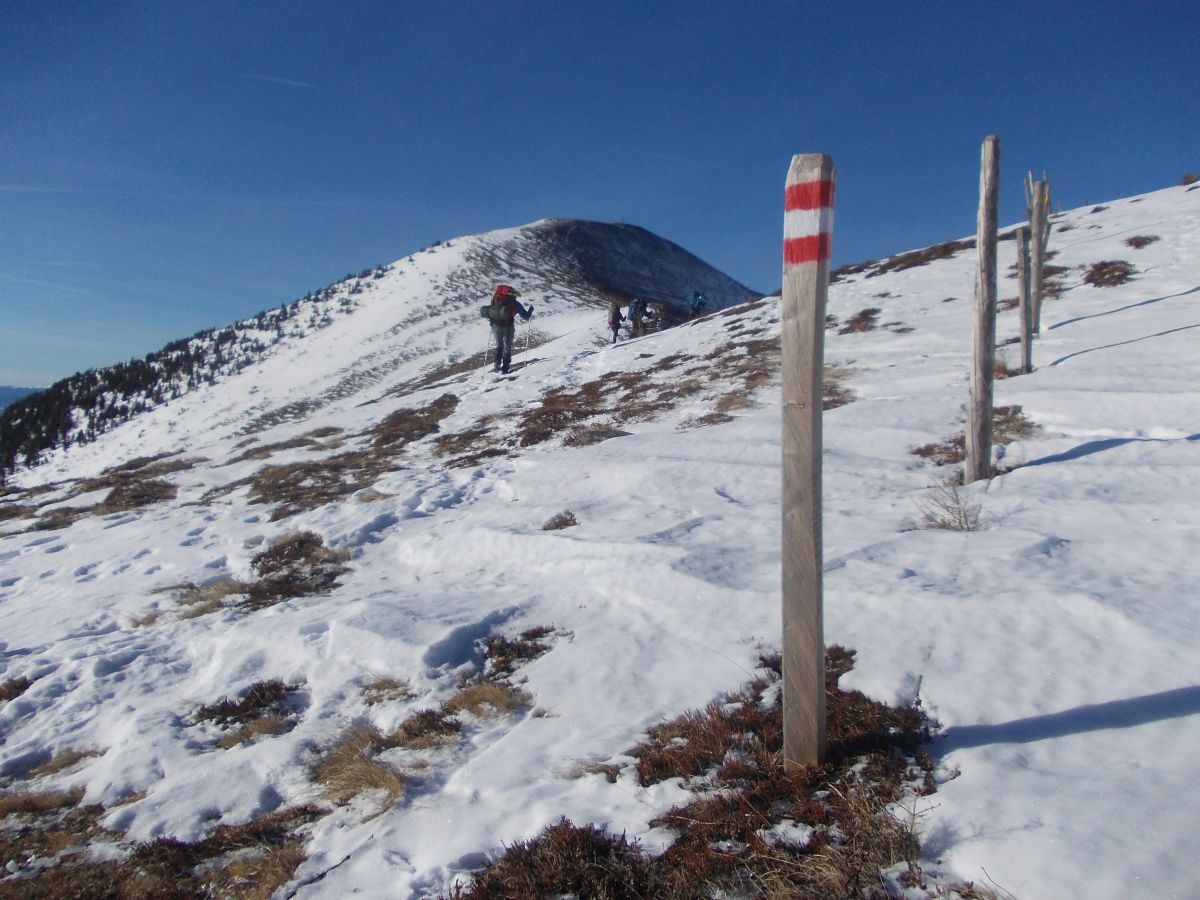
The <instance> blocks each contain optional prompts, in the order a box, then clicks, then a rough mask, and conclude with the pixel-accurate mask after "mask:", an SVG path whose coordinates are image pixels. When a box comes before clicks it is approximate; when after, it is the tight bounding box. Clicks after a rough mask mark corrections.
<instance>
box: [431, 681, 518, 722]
mask: <svg viewBox="0 0 1200 900" xmlns="http://www.w3.org/2000/svg"><path fill="white" fill-rule="evenodd" d="M532 702H533V698H532V697H531V696H530V695H529V694H528V693H526V692H525V691H523V690H521V689H520V688H516V687H513V686H512V685H511V684H507V683H505V682H502V681H491V680H487V679H484V680H480V681H473V682H470V683H468V684H465V685H463V686H462V687H461V688H459V690H458V692H457V693H456V694H455V695H454V696H453V697H451V698H450V699H449V700H447V701H446V704H445V706H444V707H443V708H444V709H445V711H446V712H448V713H460V712H467V713H470V714H471V715H473V716H476V717H478V718H480V719H486V718H489V717H490V716H493V715H507V714H508V713H511V712H513V711H514V710H516V709H519V708H521V707H524V706H529V705H530V704H531V703H532Z"/></svg>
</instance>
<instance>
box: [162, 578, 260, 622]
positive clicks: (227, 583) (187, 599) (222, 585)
mask: <svg viewBox="0 0 1200 900" xmlns="http://www.w3.org/2000/svg"><path fill="white" fill-rule="evenodd" d="M249 590H250V585H248V584H246V583H245V582H243V581H238V580H237V579H234V578H224V579H222V580H220V581H216V582H213V583H212V584H207V585H203V586H197V585H190V584H189V585H186V586H183V593H182V594H180V596H179V598H178V602H179V605H180V606H182V607H183V611H182V612H181V613H180V614H179V615H180V618H183V619H196V618H199V617H200V616H206V615H208V614H209V613H214V612H217V611H218V610H220V609H224V607H225V598H226V597H230V596H233V595H234V594H245V593H246V592H248V591H249ZM157 612H158V611H157V610H155V611H154V613H155V615H154V619H157V618H158V615H157ZM154 619H151V620H150V621H151V622H153V621H154Z"/></svg>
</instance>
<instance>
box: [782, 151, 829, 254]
mask: <svg viewBox="0 0 1200 900" xmlns="http://www.w3.org/2000/svg"><path fill="white" fill-rule="evenodd" d="M812 157H817V158H818V159H820V160H825V159H828V157H824V156H821V155H820V154H809V155H808V157H796V159H797V160H805V159H811V158H812ZM792 169H793V171H792V172H790V173H789V175H791V176H794V177H795V178H796V180H795V181H793V179H792V178H791V177H789V178H788V185H787V189H786V192H785V193H784V200H783V264H784V265H785V266H797V265H802V264H803V263H809V262H821V261H824V260H828V259H829V250H830V244H831V240H832V236H833V178H832V166H828V167H826V166H822V165H820V164H819V163H818V164H817V165H815V166H812V165H809V166H802V167H801V166H796V165H794V164H793V166H792ZM797 169H799V170H800V171H796V170H797ZM826 171H828V174H829V177H826V178H821V175H823V174H825V172H826Z"/></svg>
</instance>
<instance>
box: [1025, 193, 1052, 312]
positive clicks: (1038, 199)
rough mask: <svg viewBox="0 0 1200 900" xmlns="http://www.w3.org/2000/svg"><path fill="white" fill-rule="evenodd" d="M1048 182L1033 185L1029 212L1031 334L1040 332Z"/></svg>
mask: <svg viewBox="0 0 1200 900" xmlns="http://www.w3.org/2000/svg"><path fill="white" fill-rule="evenodd" d="M1049 214H1050V182H1048V181H1045V180H1042V181H1038V182H1035V183H1034V185H1033V202H1032V206H1031V208H1030V210H1029V229H1030V231H1031V232H1032V235H1031V244H1032V249H1033V255H1032V266H1031V271H1030V274H1029V277H1030V281H1031V286H1032V288H1033V291H1032V293H1031V295H1030V296H1031V297H1032V301H1031V303H1032V306H1033V333H1034V334H1041V331H1042V268H1043V267H1044V266H1045V264H1046V245H1047V243H1048V241H1049V237H1050V215H1049Z"/></svg>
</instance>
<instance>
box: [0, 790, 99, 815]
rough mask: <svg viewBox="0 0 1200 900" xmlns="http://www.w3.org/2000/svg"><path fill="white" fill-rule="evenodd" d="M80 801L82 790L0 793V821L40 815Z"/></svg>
mask: <svg viewBox="0 0 1200 900" xmlns="http://www.w3.org/2000/svg"><path fill="white" fill-rule="evenodd" d="M82 799H83V789H82V788H72V789H71V790H69V791H20V792H18V793H15V794H10V793H0V819H3V818H5V817H6V816H11V815H34V816H36V815H41V814H43V813H48V812H53V811H54V810H58V809H63V808H64V807H68V806H75V805H77V804H78V803H79V801H80V800H82Z"/></svg>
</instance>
